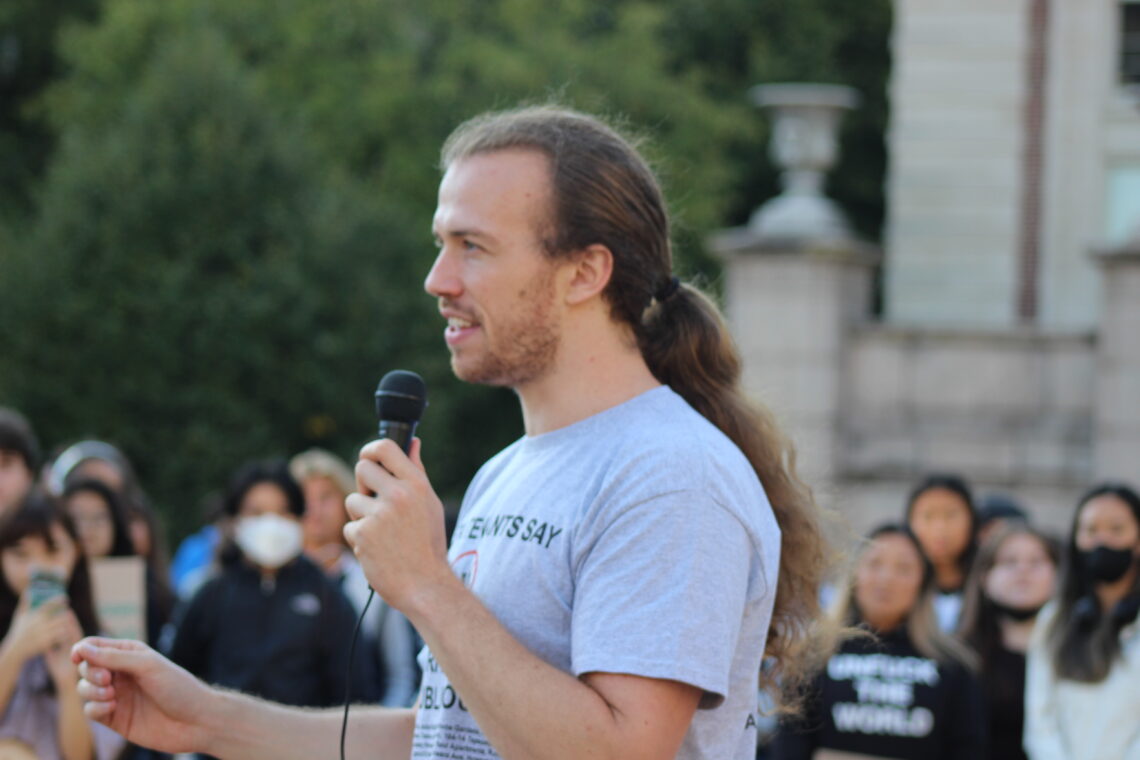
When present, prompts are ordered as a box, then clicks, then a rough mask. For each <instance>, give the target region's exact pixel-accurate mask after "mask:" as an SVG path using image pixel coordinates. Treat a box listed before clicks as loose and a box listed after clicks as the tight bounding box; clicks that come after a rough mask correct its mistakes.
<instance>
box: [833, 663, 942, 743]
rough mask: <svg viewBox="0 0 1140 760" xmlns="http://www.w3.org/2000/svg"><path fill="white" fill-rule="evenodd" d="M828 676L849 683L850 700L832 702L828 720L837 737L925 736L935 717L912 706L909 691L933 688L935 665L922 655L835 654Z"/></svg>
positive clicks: (932, 727) (936, 679) (936, 678)
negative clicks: (917, 686) (917, 687)
mask: <svg viewBox="0 0 1140 760" xmlns="http://www.w3.org/2000/svg"><path fill="white" fill-rule="evenodd" d="M827 675H828V677H830V678H831V680H833V681H836V682H842V681H850V682H851V685H852V686H853V687H854V690H855V698H856V701H855V702H836V703H835V704H834V705H832V707H831V719H832V721H834V723H835V728H836V730H837V731H839V732H840V733H859V734H872V735H886V736H910V737H923V736H928V735H929V734H930V732H931V731H932V730H933V729H934V715H933V714H932V713H931V712H930V710H929V709H927V708H926V707H922V706H918V707H915V706H914V702H915V699H914V687H915V685H919V684H921V685H923V686H930V687H933V686H935V685H937V684H938V680H939V676H938V666H937V664H936V663H935V662H934V661H933V660H928V659H926V658H923V657H891V656H888V655H882V654H837V655H835V656H834V657H832V658H831V659H830V660H829V661H828V663H827Z"/></svg>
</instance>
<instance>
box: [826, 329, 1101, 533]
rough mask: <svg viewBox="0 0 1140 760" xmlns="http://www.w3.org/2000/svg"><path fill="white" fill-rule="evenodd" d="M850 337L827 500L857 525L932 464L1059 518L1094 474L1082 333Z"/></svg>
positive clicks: (1044, 517) (898, 503)
mask: <svg viewBox="0 0 1140 760" xmlns="http://www.w3.org/2000/svg"><path fill="white" fill-rule="evenodd" d="M849 345H850V348H849V351H848V352H847V356H848V359H847V364H846V367H845V371H844V380H843V382H842V387H843V398H842V403H841V408H842V410H843V411H842V414H841V423H840V425H841V427H840V438H841V440H842V445H841V447H840V451H841V461H840V464H839V470H840V472H842V474H843V475H842V478H841V479H840V480H839V481H838V483H837V493H836V496H837V497H838V498H837V499H836V501H837V506H838V507H839V508H840V509H841V510H842V511H843V512H844V513H845V514H846V515H847V516H848V517H849V519H850V520H851V522H852V523H853V524H855V525H856V526H857V527H858V529H859V530H865V529H866V527H868V526H869V525H871V524H873V523H874V522H877V521H879V520H882V519H886V518H896V519H897V518H898V517H899V515H900V514H901V510H902V504H903V500H904V499H905V495H906V493H907V491H908V490H909V487H910V485H911V484H912V483H913V482H914V481H915V480H917V479H918V478H920V477H921V476H922V474H923V473H926V472H930V471H935V470H938V471H951V472H959V473H962V474H963V475H965V476H966V477H967V478H969V479H970V481H971V482H973V483H974V484H975V487H976V488H977V490H978V491H979V492H984V491H986V490H999V491H1003V492H1006V493H1010V494H1013V495H1014V496H1016V497H1017V498H1018V499H1019V500H1020V501H1022V502H1023V503H1024V504H1025V505H1026V507H1027V508H1029V509H1030V510H1032V512H1033V513H1034V516H1035V517H1036V518H1037V519H1038V520H1039V521H1040V522H1042V523H1043V524H1046V525H1050V526H1052V527H1054V528H1057V529H1060V528H1062V527H1063V526H1064V525H1065V523H1066V521H1067V519H1068V515H1069V514H1070V511H1071V509H1072V501H1073V499H1075V498H1076V495H1077V494H1078V493H1079V492H1080V491H1082V490H1083V489H1084V488H1086V487H1087V485H1088V483H1090V482H1091V479H1092V477H1093V475H1094V450H1093V436H1094V426H1093V419H1094V414H1095V395H1096V383H1097V357H1096V345H1095V341H1094V339H1093V336H1092V335H1065V334H1053V335H1050V334H1042V333H1039V332H1036V331H1029V330H1008V331H993V332H978V331H973V332H965V331H948V330H930V329H925V330H924V329H916V328H910V329H906V328H900V327H894V326H886V325H868V326H863V327H859V328H857V329H854V330H853V331H852V332H851V333H850V344H849Z"/></svg>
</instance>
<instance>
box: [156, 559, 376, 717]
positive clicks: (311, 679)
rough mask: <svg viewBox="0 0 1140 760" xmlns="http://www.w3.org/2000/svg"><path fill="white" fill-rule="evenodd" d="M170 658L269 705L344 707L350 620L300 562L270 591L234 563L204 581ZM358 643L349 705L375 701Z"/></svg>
mask: <svg viewBox="0 0 1140 760" xmlns="http://www.w3.org/2000/svg"><path fill="white" fill-rule="evenodd" d="M175 623H176V626H177V628H176V631H175V634H174V640H173V644H172V645H171V647H170V652H169V656H170V659H172V660H173V661H174V662H176V663H178V664H179V665H181V666H182V667H184V668H186V669H187V670H189V671H190V672H191V673H193V674H194V675H196V676H198V677H200V678H202V679H204V680H205V681H207V682H209V683H212V684H217V685H219V686H224V687H227V688H231V689H236V690H238V691H243V692H245V693H247V694H254V695H256V696H259V697H263V698H265V699H269V700H272V701H274V702H281V703H284V704H290V705H304V706H310V707H327V706H331V705H337V704H342V703H343V702H344V698H345V684H346V679H347V677H348V649H349V644H350V643H351V640H352V633H353V628H354V626H355V624H356V616H355V614H354V612H353V609H352V606H351V605H350V604H349V602H348V600H347V599H346V598H345V597H344V594H343V593H341V591H340V589H338V588H336V586H335V585H334V584H333V583H332V582H331V581H329V580H328V579H327V578H325V576H324V574H323V573H322V572H321V571H320V569H319V568H318V567H317V566H316V565H314V564H313V563H312V562H310V561H309V560H307V559H305V558H304V557H299V558H298V559H296V560H294V561H293V562H291V563H289V564H288V565H286V566H285V567H283V568H281V569H280V570H278V572H277V576H276V579H275V580H274V581H273V582H271V583H263V581H262V577H261V573H260V572H259V571H258V570H257V569H255V568H253V567H252V566H250V565H248V564H246V563H245V562H243V561H241V560H239V561H237V562H234V563H232V564H230V565H228V566H227V567H226V568H225V569H224V570H223V571H222V572H221V574H220V575H218V576H217V577H215V578H212V579H210V580H209V581H207V582H206V583H205V584H203V586H202V587H201V588H200V589H199V590H198V592H197V593H196V594H195V595H194V597H193V598H192V599H191V600H190V602H189V603H188V604H187V605H186V606H185V608H184V609H183V610H182V611H181V614H180V615H176V620H175ZM367 649H368V645H367V644H365V643H363V642H357V645H356V653H355V655H354V657H353V660H354V662H353V668H352V674H353V675H352V683H353V691H352V700H353V701H371V700H375V699H376V698H377V689H376V684H375V682H374V679H372V678H370V677H369V675H368V674H369V673H370V672H371V671H370V670H369V668H368V667H367V666H366V664H365V663H366V662H367V660H366V658H365V652H366V651H367Z"/></svg>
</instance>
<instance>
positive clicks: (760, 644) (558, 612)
mask: <svg viewBox="0 0 1140 760" xmlns="http://www.w3.org/2000/svg"><path fill="white" fill-rule="evenodd" d="M448 554H449V558H450V560H451V564H452V568H453V570H454V571H455V572H456V574H457V575H459V576H460V577H461V578H463V579H464V581H465V583H466V584H467V586H468V587H469V588H471V589H472V590H473V591H474V593H475V594H476V595H477V596H478V597H479V598H480V599H481V600H482V602H483V603H484V604H485V605H486V606H487V607H488V608H489V609H490V610H491V611H492V612H493V613H494V614H495V616H496V617H497V618H498V619H499V621H500V622H501V623H502V624H503V625H504V626H505V627H506V628H507V629H508V630H509V631H510V632H511V634H512V635H514V636H515V638H517V639H518V640H519V641H521V642H522V643H523V644H524V645H525V646H526V647H527V648H528V649H530V650H531V651H532V652H534V653H535V654H536V655H538V656H539V657H541V658H542V659H543V660H545V661H546V662H548V663H550V664H551V665H554V666H555V667H557V668H559V669H561V670H564V671H566V672H568V673H572V674H574V675H576V676H577V675H581V674H583V673H590V672H607V673H624V674H634V675H639V676H646V677H650V678H663V679H671V680H676V681H681V682H684V683H688V684H691V685H694V686H697V687H699V688H700V689H702V690H703V691H704V697H703V698H702V700H701V709H699V710H698V711H697V714H696V716H695V717H694V719H693V722H692V724H691V725H690V727H689V731H688V733H687V734H686V736H685V740H684V743H683V745H682V747H681V751H680V752H679V753H678V755H677V757H679V758H686V759H692V758H716V759H717V760H722V759H724V758H737V759H738V760H744V758H749V759H751V758H753V757H754V756H755V752H756V731H755V711H756V709H757V692H756V683H757V677H758V674H759V672H760V660H761V656H762V654H763V649H764V642H765V639H766V637H767V632H768V623H769V621H770V619H771V615H772V603H773V601H774V599H775V595H776V576H777V572H778V567H779V559H780V530H779V527H778V526H777V524H776V521H775V518H774V517H773V515H772V510H771V506H770V505H769V503H768V499H767V497H766V496H765V495H764V491H763V488H762V487H761V485H760V482H759V480H758V479H757V477H756V474H755V472H754V471H753V469H752V467H751V466H750V465H749V463H748V461H747V460H746V459H745V457H744V456H743V455H742V454H741V452H740V450H739V449H737V448H736V446H735V445H733V444H732V442H731V441H729V440H728V438H727V437H726V436H725V435H724V434H723V433H721V432H720V431H719V430H718V429H717V428H716V427H714V426H713V425H712V424H710V423H709V422H708V421H707V420H706V419H705V418H704V417H702V416H701V415H700V414H698V413H697V412H696V411H694V410H693V409H692V408H691V407H690V406H689V405H688V404H686V403H685V401H684V400H683V399H682V398H681V397H680V396H678V395H677V394H676V393H674V392H673V391H672V390H670V389H669V388H665V387H662V388H656V389H654V390H651V391H648V392H646V393H643V394H641V395H640V396H637V397H636V398H634V399H632V400H630V401H628V402H626V403H624V404H621V405H619V406H616V407H614V408H611V409H608V410H606V411H604V412H602V413H600V414H597V415H594V416H592V417H589V418H587V419H585V420H582V421H580V422H577V423H575V424H573V425H570V426H568V427H565V428H561V429H559V430H555V431H553V432H550V433H546V434H544V435H539V436H533V437H527V438H523V439H522V440H520V441H517V442H515V443H514V444H513V445H511V446H510V447H508V448H507V449H505V450H504V451H502V452H501V453H499V454H498V455H497V456H495V457H494V458H493V459H491V460H490V461H489V462H488V463H487V464H486V465H484V466H483V468H482V469H481V470H480V471H479V473H478V474H477V475H476V476H475V479H474V480H473V481H472V483H471V487H470V488H469V489H468V491H467V495H466V496H465V498H464V501H463V507H462V509H461V511H460V514H459V520H458V523H457V525H456V529H455V533H454V536H453V538H452V543H451V549H450V551H449V553H448ZM420 658H421V659H420V663H421V666H422V668H423V671H424V678H423V681H422V684H421V687H420V695H419V711H418V715H417V719H416V729H415V737H414V742H413V750H412V757H413V758H417V759H420V758H432V759H433V760H434V759H436V758H454V759H458V760H467V759H468V758H470V759H472V760H473V759H474V758H479V759H480V760H483V759H485V758H489V757H498V755H497V754H496V753H495V752H494V750H493V749H492V748H491V746H490V745H489V743H488V742H487V741H486V739H484V738H483V735H482V733H481V732H480V731H479V727H478V726H477V725H476V723H475V720H474V718H473V717H472V716H471V714H470V713H469V712H467V710H466V707H465V706H464V705H463V704H462V701H461V700H460V698H459V696H458V695H456V693H455V691H454V690H453V688H452V687H451V685H450V683H449V682H448V680H447V675H446V674H445V673H443V672H442V670H441V669H440V668H439V666H438V665H437V664H436V663H435V661H434V660H433V659H432V657H431V653H430V652H428V651H427V650H426V649H425V650H424V651H423V652H422V653H421V654H420ZM491 688H494V685H493V684H492V685H491Z"/></svg>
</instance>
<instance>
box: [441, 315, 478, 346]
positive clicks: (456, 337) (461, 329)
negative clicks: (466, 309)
mask: <svg viewBox="0 0 1140 760" xmlns="http://www.w3.org/2000/svg"><path fill="white" fill-rule="evenodd" d="M478 329H479V323H478V322H473V321H472V320H470V319H466V318H464V317H448V318H447V329H446V330H445V331H444V339H445V340H446V341H447V344H448V345H454V344H456V343H459V342H461V341H462V340H464V339H465V338H467V337H468V336H469V335H471V334H472V333H474V332H475V331H476V330H478Z"/></svg>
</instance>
